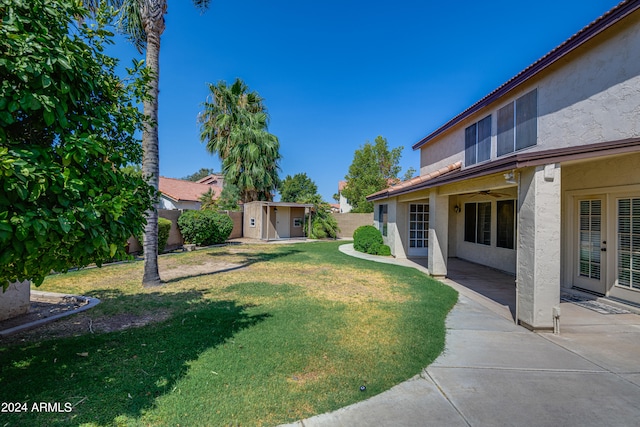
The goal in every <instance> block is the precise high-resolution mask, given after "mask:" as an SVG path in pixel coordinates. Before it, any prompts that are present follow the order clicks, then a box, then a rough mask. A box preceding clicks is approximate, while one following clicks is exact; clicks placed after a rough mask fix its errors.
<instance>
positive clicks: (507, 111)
mask: <svg viewBox="0 0 640 427" xmlns="http://www.w3.org/2000/svg"><path fill="white" fill-rule="evenodd" d="M537 140H538V90H537V89H534V90H532V91H531V92H529V93H527V94H525V95H523V96H521V97H520V98H518V99H516V100H515V102H511V103H509V104H507V105H505V106H504V107H502V108H501V109H499V110H498V147H497V148H498V150H497V153H498V156H503V155H505V154H509V153H513V152H514V151H518V150H522V149H523V148H527V147H531V146H532V145H536V143H537Z"/></svg>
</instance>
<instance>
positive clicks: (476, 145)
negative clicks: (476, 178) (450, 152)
mask: <svg viewBox="0 0 640 427" xmlns="http://www.w3.org/2000/svg"><path fill="white" fill-rule="evenodd" d="M464 147H465V148H464V165H465V166H471V165H475V164H476V163H480V162H484V161H485V160H489V157H490V156H491V116H487V117H485V118H484V119H482V120H480V121H479V122H477V123H474V124H472V125H471V126H469V127H468V128H466V129H465V130H464Z"/></svg>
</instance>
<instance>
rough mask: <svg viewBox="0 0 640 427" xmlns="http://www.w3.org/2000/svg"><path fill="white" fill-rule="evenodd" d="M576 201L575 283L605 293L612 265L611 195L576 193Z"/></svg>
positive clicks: (588, 289)
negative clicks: (609, 225) (609, 208)
mask: <svg viewBox="0 0 640 427" xmlns="http://www.w3.org/2000/svg"><path fill="white" fill-rule="evenodd" d="M573 203H574V212H575V213H574V218H573V221H572V227H573V230H574V238H573V244H572V252H573V262H572V263H571V269H572V272H573V273H572V274H573V278H572V283H573V286H575V287H578V288H581V289H585V290H587V291H590V292H595V293H597V294H600V295H605V294H606V293H607V271H608V266H609V262H608V259H609V257H608V256H607V255H608V254H607V248H608V246H609V245H608V241H607V231H608V222H607V221H608V216H607V213H608V200H607V196H606V195H605V194H594V195H584V196H575V197H574V202H573ZM612 246H613V245H612Z"/></svg>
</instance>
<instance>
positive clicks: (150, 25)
mask: <svg viewBox="0 0 640 427" xmlns="http://www.w3.org/2000/svg"><path fill="white" fill-rule="evenodd" d="M192 2H193V4H194V6H196V7H197V8H198V9H200V10H202V11H204V10H206V9H207V8H208V7H209V3H210V0H192ZM84 3H85V6H86V7H87V8H88V9H89V10H96V9H97V8H98V7H100V6H101V5H103V6H113V7H115V8H117V9H118V26H119V28H120V29H121V30H123V31H124V33H125V34H126V35H127V36H128V37H129V39H130V40H131V42H132V43H133V44H134V45H135V46H136V47H137V48H138V50H139V51H140V52H142V50H143V49H146V66H147V68H148V69H149V71H150V75H151V80H150V82H149V85H148V93H147V95H148V96H147V98H146V100H145V101H144V103H143V109H144V113H145V115H146V116H147V118H148V122H147V125H146V127H145V130H144V132H143V133H142V149H143V151H144V154H143V158H142V173H143V174H144V175H145V176H146V177H147V179H148V182H149V184H150V185H152V186H153V187H154V188H155V189H156V190H158V177H159V175H160V165H159V164H160V161H159V155H158V151H159V150H158V146H159V144H158V83H159V78H160V62H159V56H160V36H161V35H162V33H163V32H164V29H165V21H164V15H165V13H167V1H166V0H86V1H85V2H84ZM158 207H159V204H158V201H157V200H156V203H155V205H154V207H153V209H152V210H150V211H149V212H147V225H146V226H145V230H144V239H143V240H144V242H143V247H144V275H143V277H142V284H143V286H155V285H159V284H160V273H159V272H158Z"/></svg>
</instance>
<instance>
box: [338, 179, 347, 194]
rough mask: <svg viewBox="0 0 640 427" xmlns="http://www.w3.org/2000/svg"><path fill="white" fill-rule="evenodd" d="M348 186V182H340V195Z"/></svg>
mask: <svg viewBox="0 0 640 427" xmlns="http://www.w3.org/2000/svg"><path fill="white" fill-rule="evenodd" d="M346 186H347V181H338V193H341V192H342V190H344V189H345V187H346Z"/></svg>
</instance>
